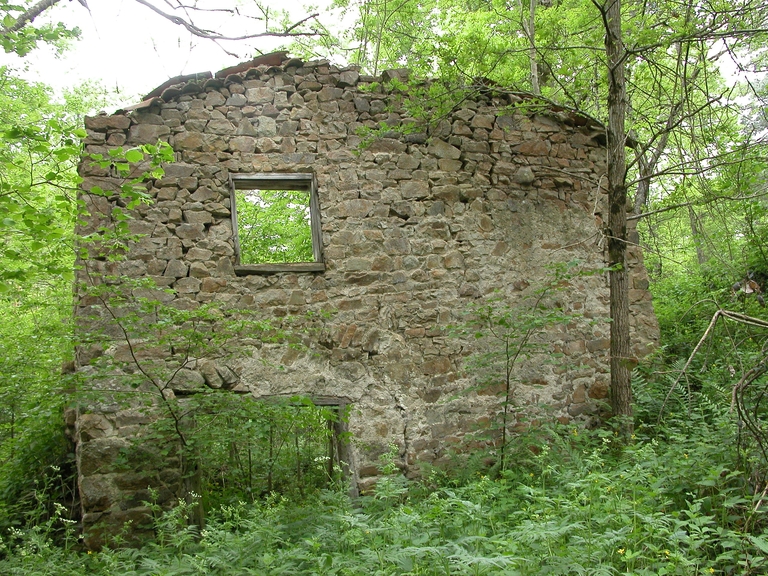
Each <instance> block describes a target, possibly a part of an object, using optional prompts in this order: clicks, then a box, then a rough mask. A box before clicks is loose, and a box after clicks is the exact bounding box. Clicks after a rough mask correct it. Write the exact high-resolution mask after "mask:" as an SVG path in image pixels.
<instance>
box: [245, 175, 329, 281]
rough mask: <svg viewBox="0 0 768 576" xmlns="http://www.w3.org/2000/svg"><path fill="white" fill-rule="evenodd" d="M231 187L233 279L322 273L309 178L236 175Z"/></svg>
mask: <svg viewBox="0 0 768 576" xmlns="http://www.w3.org/2000/svg"><path fill="white" fill-rule="evenodd" d="M231 182H232V186H231V205H232V227H233V230H234V237H235V254H236V267H235V271H236V272H237V273H238V274H258V273H272V272H280V271H310V272H311V271H323V270H324V269H325V266H324V265H323V258H322V252H321V245H322V236H321V233H320V213H319V206H318V201H317V186H316V184H315V178H314V175H313V174H256V175H250V174H238V175H233V176H232V177H231Z"/></svg>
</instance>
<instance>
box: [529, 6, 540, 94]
mask: <svg viewBox="0 0 768 576" xmlns="http://www.w3.org/2000/svg"><path fill="white" fill-rule="evenodd" d="M529 1H530V5H529V12H528V25H527V26H526V27H525V28H526V30H525V34H526V36H528V60H529V61H530V64H531V92H533V93H534V94H541V87H540V86H539V63H538V59H537V55H536V39H535V36H536V2H537V0H529Z"/></svg>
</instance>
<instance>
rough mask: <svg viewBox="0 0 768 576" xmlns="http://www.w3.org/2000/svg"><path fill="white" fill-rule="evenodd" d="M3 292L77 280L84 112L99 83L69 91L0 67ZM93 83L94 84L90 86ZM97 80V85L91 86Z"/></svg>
mask: <svg viewBox="0 0 768 576" xmlns="http://www.w3.org/2000/svg"><path fill="white" fill-rule="evenodd" d="M0 84H1V85H2V96H0V214H2V217H0V294H2V293H4V292H5V293H7V292H13V291H18V290H20V289H21V286H23V285H25V284H28V283H34V282H38V281H42V282H46V283H49V284H50V283H55V282H61V281H65V282H66V281H71V280H72V263H73V261H74V247H73V242H74V240H73V234H72V230H73V227H74V220H75V213H76V211H77V207H76V202H75V197H76V190H77V184H78V182H79V181H80V179H79V177H78V176H77V173H76V165H77V162H78V161H79V158H80V152H81V145H80V142H81V139H82V138H84V137H85V135H86V134H85V130H83V128H81V127H80V126H81V125H82V117H83V115H84V114H85V113H86V112H87V111H89V110H90V109H92V107H94V106H97V105H99V104H100V103H101V98H100V96H99V95H98V91H94V90H87V89H86V90H80V91H74V92H70V93H67V94H66V95H65V97H64V102H63V103H56V102H54V101H53V96H52V94H51V91H50V89H49V88H47V87H46V86H44V85H42V84H31V83H29V82H26V81H24V80H21V79H19V78H16V77H14V76H13V74H12V72H11V71H9V70H8V69H7V68H4V67H3V68H0ZM86 88H89V87H86ZM90 88H92V87H90Z"/></svg>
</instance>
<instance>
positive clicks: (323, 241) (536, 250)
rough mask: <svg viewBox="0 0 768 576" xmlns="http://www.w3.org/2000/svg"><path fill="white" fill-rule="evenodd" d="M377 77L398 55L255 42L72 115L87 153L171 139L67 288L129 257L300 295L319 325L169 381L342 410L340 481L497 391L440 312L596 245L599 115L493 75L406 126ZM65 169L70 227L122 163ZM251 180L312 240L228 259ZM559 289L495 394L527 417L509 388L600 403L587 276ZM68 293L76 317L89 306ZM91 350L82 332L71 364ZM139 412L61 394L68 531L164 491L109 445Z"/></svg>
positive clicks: (424, 451)
mask: <svg viewBox="0 0 768 576" xmlns="http://www.w3.org/2000/svg"><path fill="white" fill-rule="evenodd" d="M393 78H394V79H396V80H400V81H402V80H404V79H405V77H404V72H403V71H390V72H385V73H384V74H382V76H381V77H380V78H372V77H368V76H363V75H361V74H360V73H359V72H358V70H357V69H355V68H337V67H336V66H333V65H331V64H329V63H328V62H325V61H315V62H302V61H300V60H297V59H290V58H288V57H285V56H284V55H283V54H277V55H270V56H269V57H266V58H261V59H257V60H255V61H253V62H250V63H248V64H246V65H242V66H240V67H238V68H237V69H235V70H225V71H222V73H219V74H216V75H215V76H212V75H211V74H197V75H193V76H189V77H184V78H177V79H175V80H174V81H171V82H169V83H167V84H166V85H164V86H163V87H161V88H160V89H158V90H156V91H155V92H153V93H152V94H151V95H150V96H149V97H148V98H147V99H146V100H145V101H144V102H142V103H141V104H139V105H136V106H133V107H132V109H129V110H128V109H127V110H122V111H118V112H116V113H115V114H113V115H99V116H95V117H92V118H88V119H86V128H87V132H88V137H87V140H86V146H85V152H86V154H102V155H103V157H105V158H109V151H110V150H114V149H117V148H119V147H122V148H123V149H124V150H126V149H129V148H132V147H136V146H139V145H142V144H153V143H156V142H157V141H158V140H161V141H166V142H168V143H170V145H171V146H172V147H173V150H174V155H175V160H174V161H173V162H168V163H166V164H165V165H164V166H163V167H164V170H165V172H164V175H162V177H158V178H155V179H151V178H150V179H148V180H147V191H148V194H149V196H150V197H151V201H150V202H149V203H146V204H141V205H139V206H138V207H136V208H135V209H134V210H133V216H134V217H133V219H132V220H130V221H128V222H127V226H128V228H129V229H130V231H131V232H132V233H133V234H135V235H136V236H135V238H133V239H132V240H131V242H130V243H129V246H128V249H127V251H125V252H124V253H123V254H122V257H121V258H115V259H110V258H96V257H85V258H84V259H83V260H82V261H81V265H82V266H81V268H80V270H79V271H78V275H79V277H78V282H79V283H80V285H81V286H85V285H89V284H90V285H92V284H94V283H96V284H98V283H99V282H103V279H104V278H106V277H108V276H113V277H118V278H127V279H130V278H134V279H135V278H149V279H151V280H152V281H153V282H154V284H155V285H156V286H157V288H158V291H157V292H158V293H159V294H161V297H162V299H163V300H164V302H165V304H167V305H169V306H173V307H176V308H179V309H193V308H194V307H196V306H198V305H200V304H204V303H214V304H217V305H220V307H221V309H241V310H251V311H256V312H258V313H259V314H260V315H262V316H263V317H273V318H287V317H290V316H297V317H304V316H306V315H307V314H308V313H315V314H317V315H321V314H322V318H323V330H322V334H323V336H322V342H319V343H318V344H319V345H317V346H312V345H311V343H310V346H309V349H308V350H303V349H294V348H285V347H283V346H280V345H275V346H263V347H254V348H253V350H252V352H250V353H245V354H241V355H238V356H235V357H231V358H227V359H217V358H212V359H206V358H192V359H189V362H188V363H187V364H185V365H184V366H183V367H182V370H181V371H179V378H178V381H179V382H181V381H182V380H185V381H184V382H183V383H181V384H179V386H178V388H184V390H186V392H187V393H188V392H189V389H190V388H189V387H190V383H191V385H192V387H194V386H200V387H213V388H218V389H229V390H232V391H233V393H240V394H251V395H254V396H256V397H260V398H261V397H264V398H268V397H276V396H283V397H287V396H290V395H304V396H307V397H310V398H313V399H316V400H318V401H319V402H321V403H324V404H329V405H334V404H337V405H340V406H348V407H350V408H351V410H350V411H349V419H348V422H347V424H346V426H347V428H348V430H349V432H350V435H351V438H352V439H351V441H350V442H349V445H348V451H347V454H346V456H345V458H346V459H347V464H348V467H349V474H350V478H351V481H352V484H353V485H354V486H356V487H359V488H360V489H365V488H366V487H368V486H370V485H371V483H372V482H373V481H375V478H376V475H377V474H378V469H377V461H378V457H379V456H380V455H381V454H382V453H383V452H386V451H388V450H389V449H390V448H389V447H390V446H395V449H396V451H397V456H398V459H399V460H398V463H399V465H401V467H402V468H403V470H404V471H405V472H406V473H407V474H409V475H413V474H415V473H416V472H417V471H418V466H419V464H420V463H436V464H440V463H441V462H444V461H445V458H446V456H447V454H448V453H449V451H450V450H451V449H453V448H454V447H456V446H460V445H461V441H462V439H463V438H464V437H465V436H466V435H468V434H471V433H472V432H473V431H475V430H476V429H477V428H478V426H481V425H482V424H483V423H484V422H488V420H489V419H490V418H493V417H494V415H495V414H497V413H498V411H499V410H500V408H499V406H500V405H499V398H498V396H496V395H494V394H492V393H488V392H483V391H478V392H466V391H467V390H472V387H473V386H474V385H475V384H474V380H473V379H474V377H475V376H476V375H475V374H473V373H472V371H471V370H469V369H468V368H467V366H468V365H467V360H468V358H470V357H471V356H472V354H473V353H475V352H478V350H476V349H473V347H472V346H473V344H472V342H471V340H466V339H462V338H461V337H460V336H456V335H455V334H452V333H451V331H450V330H449V329H448V328H449V326H451V325H458V324H461V322H462V321H463V318H464V313H465V312H467V311H468V310H469V309H470V306H471V305H472V304H473V303H478V302H482V301H484V300H485V299H488V298H491V297H494V296H500V297H502V298H503V299H505V301H506V302H508V303H509V304H510V305H512V306H514V305H515V304H516V303H517V305H520V306H523V305H526V303H529V302H530V300H526V297H528V296H529V295H531V294H533V293H534V292H535V291H536V290H537V289H538V288H540V287H542V286H543V285H544V284H545V283H546V282H547V278H548V277H549V274H550V272H549V270H548V268H547V265H549V264H552V263H557V262H570V261H574V260H579V261H580V262H581V266H582V268H586V269H599V268H601V267H604V266H605V257H604V243H603V241H602V230H601V226H602V225H601V220H600V213H601V211H603V210H604V204H605V193H604V192H605V190H604V188H601V184H602V183H603V181H604V174H605V170H606V165H605V164H606V151H605V148H604V130H603V129H602V127H601V126H599V125H598V124H597V123H595V122H594V121H593V120H590V119H589V118H586V117H583V116H580V115H577V114H574V113H572V112H569V111H565V110H559V109H554V108H552V107H550V106H548V105H545V104H541V103H538V102H537V101H535V100H532V99H526V98H525V97H524V96H522V95H519V94H514V93H509V92H505V91H503V90H499V89H487V90H478V91H475V92H473V93H472V96H471V97H470V98H467V99H462V100H461V101H460V103H459V104H457V105H456V106H455V107H454V108H453V109H450V110H447V111H445V112H444V113H442V112H441V114H442V116H440V117H437V118H435V119H433V121H432V122H429V123H425V122H424V121H422V120H420V119H415V118H410V117H409V113H408V111H407V110H408V108H407V107H406V103H407V97H408V94H406V93H404V92H403V90H404V88H403V84H402V82H392V79H393ZM81 175H82V176H83V178H84V181H83V184H82V191H83V192H82V198H83V200H84V201H85V203H86V205H87V207H88V209H89V210H90V213H91V217H90V218H89V219H86V221H85V222H84V223H83V224H82V225H81V227H80V234H82V235H84V234H87V233H91V232H93V231H94V230H97V229H98V227H99V226H100V225H101V222H102V220H103V219H104V218H106V217H107V216H108V215H109V214H111V213H112V210H113V208H114V207H115V205H117V204H120V202H121V200H120V198H119V195H118V194H116V193H115V194H111V195H110V194H109V193H106V194H105V193H99V194H92V193H91V191H94V187H96V188H95V190H106V191H107V192H110V191H116V190H118V189H119V187H120V186H122V185H123V184H124V179H123V178H121V177H119V175H116V174H115V172H114V170H112V169H111V167H108V166H105V165H104V163H103V162H102V163H101V164H99V163H97V162H93V160H92V159H90V158H89V157H88V156H86V157H85V158H84V159H83V162H82V164H81ZM262 189H266V190H275V189H280V190H291V191H295V192H299V193H301V194H303V195H304V196H305V197H306V199H307V210H308V211H309V214H310V217H309V219H308V221H307V222H308V223H307V227H308V232H307V239H308V240H307V242H310V243H311V245H309V247H308V248H307V251H306V254H305V256H304V257H302V258H301V261H299V262H296V261H290V262H285V263H280V262H269V263H259V262H252V261H248V258H245V256H244V249H243V246H241V242H240V240H241V238H240V236H242V235H243V233H244V232H243V229H242V228H241V229H240V230H238V223H237V219H238V211H241V213H242V212H243V211H244V210H245V209H246V207H245V206H244V205H243V204H242V203H243V200H242V197H240V198H241V199H240V200H238V196H237V194H236V192H237V191H239V190H245V191H248V190H262ZM238 203H240V204H241V205H238ZM241 218H242V214H241ZM628 258H629V264H630V266H631V267H632V269H633V273H632V284H631V291H630V295H631V301H632V315H633V326H634V330H635V334H634V341H635V342H636V343H637V344H636V347H637V349H636V352H637V354H638V355H641V354H643V353H645V352H647V351H648V350H649V349H650V346H652V344H653V342H654V341H656V339H657V326H656V322H655V319H654V316H653V310H652V306H651V301H650V295H649V293H648V291H647V288H648V282H647V277H646V275H645V272H644V269H643V267H642V261H641V255H640V253H639V251H637V250H635V249H630V250H629V255H628ZM560 288H561V289H560V290H559V291H558V292H557V294H556V295H555V296H553V298H554V299H555V301H556V304H557V305H559V306H561V307H562V308H563V310H564V311H565V312H568V313H572V314H573V315H574V320H573V321H572V322H570V323H566V324H561V323H559V324H557V325H553V326H552V327H551V328H550V329H548V331H547V332H546V334H545V335H544V336H541V337H540V338H539V341H540V342H541V343H543V344H544V347H543V348H542V353H540V354H538V355H534V356H533V357H532V358H531V359H529V360H526V361H524V362H521V363H520V364H519V366H518V369H517V372H516V382H517V384H516V389H515V397H514V398H513V402H514V404H515V406H516V407H520V412H521V413H526V414H528V415H529V418H530V414H531V411H530V410H526V409H525V408H524V407H525V406H532V407H534V408H535V407H539V408H540V409H541V410H542V413H544V411H546V414H547V415H548V416H547V417H551V418H556V419H559V420H560V421H561V422H569V421H571V420H577V421H586V420H588V419H590V418H594V417H596V416H597V415H599V414H600V412H601V411H602V410H604V406H605V404H606V402H607V395H608V385H609V374H608V358H607V355H608V346H609V322H608V320H607V316H608V283H607V277H606V274H605V273H598V274H594V275H591V276H579V277H575V278H572V279H570V280H568V281H567V282H565V285H564V286H561V287H560ZM78 294H79V296H78V301H77V303H76V314H77V315H79V316H84V315H85V314H86V312H87V311H88V310H89V309H92V308H93V307H94V306H95V307H98V306H99V302H98V301H97V300H96V299H94V298H92V297H85V296H84V292H83V291H82V290H80V291H79V292H78ZM527 305H530V304H527ZM309 334H310V335H311V333H309ZM115 338H116V340H118V341H119V340H120V334H115ZM310 338H311V336H310ZM120 349H121V348H120V346H119V345H118V346H117V347H116V348H115V349H114V350H112V353H116V354H117V353H119V352H120ZM555 353H557V354H558V355H561V356H558V359H557V360H556V361H545V360H546V359H547V357H548V356H550V355H552V354H555ZM265 357H266V359H267V360H268V361H264V360H265ZM90 360H91V356H90V355H89V353H88V351H87V350H85V347H83V348H82V349H81V350H80V351H79V353H78V363H79V364H78V370H80V371H81V372H82V371H87V368H88V364H89V362H90ZM550 360H551V358H550ZM277 365H279V366H280V369H277V368H276V366H277ZM181 376H183V377H184V378H182V377H181ZM170 388H171V389H173V388H174V385H171V386H170ZM168 394H171V392H170V391H168ZM513 413H514V411H513ZM534 417H536V416H534ZM146 418H147V417H146V415H145V414H144V413H139V412H137V411H136V409H135V406H123V405H119V404H110V403H108V402H101V403H100V402H97V401H93V402H90V403H89V402H84V403H81V404H80V405H79V407H78V408H77V409H76V410H73V411H71V412H70V414H69V420H70V425H71V426H72V430H73V434H74V437H75V440H76V444H77V462H78V470H79V487H80V491H81V497H82V507H83V512H84V527H85V529H86V531H87V530H88V529H89V528H91V527H93V526H97V525H106V524H110V523H112V524H118V523H122V522H124V521H126V520H136V519H137V518H140V517H141V515H142V514H145V513H146V508H144V507H143V504H142V503H141V498H139V497H138V496H137V494H139V493H143V492H142V491H146V489H147V487H148V486H150V485H153V486H154V487H155V488H157V487H158V486H159V485H162V484H163V483H165V484H167V487H168V488H169V489H170V490H171V492H173V491H174V490H176V491H178V487H177V486H176V484H178V482H179V478H178V475H176V476H174V475H172V474H170V475H165V476H163V474H160V473H156V472H151V471H143V472H141V473H140V472H138V471H137V470H129V471H126V470H125V468H120V467H119V466H117V465H116V464H115V462H116V461H117V460H118V459H119V454H120V451H121V450H122V449H123V448H125V447H126V446H127V445H129V444H130V442H131V440H132V438H134V437H136V436H137V435H139V434H140V431H141V429H142V426H143V425H144V424H145V422H146ZM521 421H522V420H521ZM516 422H517V421H516V420H514V419H513V422H512V424H513V425H514V424H515V423H516ZM174 483H176V484H174Z"/></svg>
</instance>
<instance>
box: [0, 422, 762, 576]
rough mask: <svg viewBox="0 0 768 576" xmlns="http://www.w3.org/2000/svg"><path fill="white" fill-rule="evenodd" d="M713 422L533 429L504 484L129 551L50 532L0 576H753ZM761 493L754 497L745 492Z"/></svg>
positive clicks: (754, 547)
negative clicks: (97, 548)
mask: <svg viewBox="0 0 768 576" xmlns="http://www.w3.org/2000/svg"><path fill="white" fill-rule="evenodd" d="M735 432H736V429H735V427H734V426H732V425H731V423H730V421H729V419H728V418H727V417H726V416H723V417H722V418H719V419H715V420H706V419H697V418H696V417H695V416H691V417H690V418H689V419H680V420H679V421H676V422H675V423H673V424H665V425H664V428H662V429H656V428H655V427H653V426H640V427H639V428H638V430H637V432H636V435H635V437H634V438H633V439H632V442H631V443H630V444H629V445H627V446H621V445H620V443H619V442H618V440H617V437H616V436H614V434H613V433H612V432H611V431H610V430H598V431H584V430H581V429H578V428H568V427H563V428H559V429H556V430H553V429H537V430H534V431H531V432H530V433H528V434H527V435H525V436H522V437H520V438H518V439H517V441H516V442H515V444H514V447H513V449H512V450H511V452H510V460H509V462H510V463H511V468H510V469H508V470H506V471H503V472H501V473H495V474H493V473H491V472H489V471H483V470H481V469H476V470H473V471H472V472H471V473H467V472H466V470H467V469H468V467H466V466H465V472H464V477H463V478H461V479H457V478H456V477H455V476H452V475H451V474H450V473H446V472H444V471H437V470H432V471H425V474H424V479H423V480H422V481H420V482H413V483H408V482H406V481H405V480H404V479H402V478H401V477H399V476H397V475H392V476H388V477H385V478H383V479H382V480H381V481H380V482H379V483H378V486H377V488H376V490H375V492H374V493H373V494H371V495H368V496H365V497H362V498H360V499H357V500H351V499H350V498H348V497H347V496H346V495H345V494H344V491H343V490H339V491H323V492H319V493H316V494H315V495H313V496H312V497H310V498H307V499H304V500H303V501H295V500H287V499H284V498H281V497H278V496H273V497H271V498H268V499H267V500H266V501H262V502H257V503H248V504H246V503H240V504H236V505H230V506H223V507H221V508H220V509H218V510H217V511H215V512H214V513H213V514H212V515H211V517H210V518H209V521H208V523H207V527H206V528H205V529H204V530H203V531H202V532H199V533H198V532H196V531H195V529H193V528H189V527H187V526H186V522H185V521H184V518H186V512H187V511H185V509H184V508H183V507H179V508H176V509H175V510H173V511H171V512H169V513H166V514H165V515H163V516H161V517H160V519H159V520H158V522H157V525H156V539H155V541H154V542H153V543H151V544H148V545H146V546H144V547H143V548H141V549H138V550H137V549H120V548H118V547H115V548H114V549H105V550H103V551H101V552H94V553H88V552H85V551H81V550H78V549H77V544H76V538H75V532H74V530H75V529H74V527H71V528H70V529H69V530H70V534H71V537H70V538H66V537H65V538H63V539H60V540H59V541H58V542H57V544H54V543H53V542H52V540H51V538H50V537H49V535H50V534H51V533H52V531H53V529H54V528H57V527H56V526H54V524H55V523H56V518H52V519H50V520H49V521H48V522H47V523H44V524H39V525H36V526H30V527H27V528H25V529H18V530H13V531H12V532H10V533H8V534H7V535H6V536H4V538H3V542H2V545H0V546H1V547H2V554H3V556H4V559H3V560H0V573H2V574H8V575H22V574H23V575H25V576H28V575H38V574H57V575H76V574H77V575H79V574H97V575H98V574H121V575H122V576H130V575H138V574H142V575H158V576H159V575H172V574H174V575H175V574H206V575H215V574H238V575H240V574H259V575H272V574H274V575H278V574H307V575H310V574H328V575H331V574H333V575H357V574H360V575H366V576H371V575H390V574H392V575H395V574H398V575H451V574H468V575H476V574H489V575H496V574H499V575H529V574H530V575H534V574H535V575H541V574H649V575H650V574H654V575H655V574H740V575H741V574H765V573H766V571H768V566H766V557H767V556H768V539H766V537H765V536H764V535H763V529H764V526H765V523H766V515H765V510H764V504H763V503H762V500H761V497H760V493H758V494H756V495H755V494H753V493H754V492H755V489H754V487H753V485H752V483H751V480H750V476H749V475H748V474H746V473H744V472H742V471H741V470H740V469H739V467H738V462H739V458H738V455H737V454H736V453H734V451H733V450H732V448H731V447H732V446H734V433H735ZM758 492H759V491H758Z"/></svg>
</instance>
